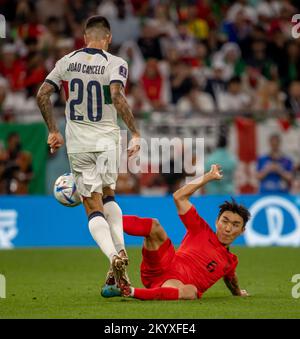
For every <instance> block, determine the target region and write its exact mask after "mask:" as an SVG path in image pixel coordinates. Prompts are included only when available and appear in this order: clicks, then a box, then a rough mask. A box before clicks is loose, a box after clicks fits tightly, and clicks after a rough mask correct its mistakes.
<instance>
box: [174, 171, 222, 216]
mask: <svg viewBox="0 0 300 339" xmlns="http://www.w3.org/2000/svg"><path fill="white" fill-rule="evenodd" d="M222 177H223V175H222V169H221V166H219V165H212V166H211V169H210V171H209V172H207V173H205V174H204V175H202V176H201V177H199V178H197V179H195V180H193V181H191V182H189V183H188V184H186V185H185V186H183V187H181V188H180V189H179V190H177V191H176V192H175V193H174V194H173V198H174V201H175V204H176V207H177V210H178V213H179V214H181V215H183V214H185V213H186V212H187V211H188V210H189V209H190V208H191V207H192V204H191V202H190V201H189V198H190V197H191V196H192V195H193V194H194V193H195V192H196V191H197V190H198V189H199V188H201V187H203V186H205V185H206V184H207V183H208V182H210V181H213V180H220V179H222Z"/></svg>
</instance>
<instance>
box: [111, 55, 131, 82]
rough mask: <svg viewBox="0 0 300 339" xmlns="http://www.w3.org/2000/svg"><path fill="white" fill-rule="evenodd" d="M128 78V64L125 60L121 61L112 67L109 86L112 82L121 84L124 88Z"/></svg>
mask: <svg viewBox="0 0 300 339" xmlns="http://www.w3.org/2000/svg"><path fill="white" fill-rule="evenodd" d="M127 78H128V64H127V62H126V61H125V60H121V61H119V62H116V63H114V64H113V65H112V67H111V70H110V75H109V84H112V83H114V82H119V83H121V84H122V85H123V86H124V87H125V86H126V82H127Z"/></svg>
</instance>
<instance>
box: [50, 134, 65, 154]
mask: <svg viewBox="0 0 300 339" xmlns="http://www.w3.org/2000/svg"><path fill="white" fill-rule="evenodd" d="M47 143H48V145H49V147H50V152H51V153H52V154H53V153H55V152H56V151H57V150H58V149H59V148H60V147H61V146H62V145H63V144H64V138H63V136H62V135H61V134H60V132H50V133H49V135H48V141H47Z"/></svg>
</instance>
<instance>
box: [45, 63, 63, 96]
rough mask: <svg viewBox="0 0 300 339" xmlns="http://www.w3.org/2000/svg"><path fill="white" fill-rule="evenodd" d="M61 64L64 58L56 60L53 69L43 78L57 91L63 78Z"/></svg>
mask: <svg viewBox="0 0 300 339" xmlns="http://www.w3.org/2000/svg"><path fill="white" fill-rule="evenodd" d="M63 64H64V58H62V59H60V60H58V61H57V62H56V64H55V67H54V68H53V70H52V71H51V72H50V73H49V74H48V76H47V77H46V79H45V82H48V83H49V84H51V85H53V86H54V87H55V89H56V91H57V92H58V91H59V90H60V86H61V81H62V80H63V74H64V71H63Z"/></svg>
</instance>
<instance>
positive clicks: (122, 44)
mask: <svg viewBox="0 0 300 339" xmlns="http://www.w3.org/2000/svg"><path fill="white" fill-rule="evenodd" d="M299 11H300V2H299V1H297V0H236V1H229V0H214V1H212V0H181V1H176V0H72V1H71V0H34V1H33V0H0V12H1V13H2V14H4V16H5V18H6V21H7V27H6V28H7V30H6V37H7V38H6V39H0V55H1V57H0V121H36V120H40V119H41V116H40V114H39V111H38V109H37V106H36V101H35V95H36V93H37V89H38V88H39V86H40V84H41V83H42V82H43V80H44V78H45V76H46V75H47V73H48V72H50V71H51V70H52V68H53V67H54V65H55V62H56V61H57V60H58V59H59V58H61V57H62V56H64V55H65V54H67V53H69V52H71V51H73V50H75V49H79V48H81V47H83V46H84V41H83V27H84V23H85V20H86V19H87V18H88V17H89V16H90V15H95V14H99V15H103V16H105V17H107V18H108V19H109V21H110V24H111V29H112V34H113V42H112V46H111V48H110V52H111V53H114V54H118V55H120V56H121V57H123V58H124V59H126V60H127V62H128V64H129V81H128V84H127V88H126V93H127V97H128V100H129V103H130V105H131V107H132V109H133V112H134V114H135V116H136V117H137V118H140V119H147V118H148V117H149V115H151V112H153V111H158V112H165V111H170V110H174V111H175V112H176V114H177V115H179V116H181V117H186V118H188V117H189V116H190V115H192V114H198V115H208V116H212V117H214V114H215V113H216V112H220V113H221V114H224V115H226V114H249V112H253V111H255V112H258V113H257V114H259V115H264V114H265V112H273V111H274V112H277V111H278V112H285V113H286V114H287V116H288V117H289V118H291V117H292V118H295V117H300V39H293V38H292V35H291V30H292V26H293V24H292V22H291V19H292V17H293V15H294V14H295V13H297V12H298V13H300V12H299ZM54 104H55V106H56V107H58V108H59V107H61V108H62V107H63V106H64V97H63V93H62V94H61V95H57V97H55V98H54ZM62 112H63V111H62ZM62 114H63V113H62ZM174 114H175V113H174ZM223 143H224V141H223ZM221 144H222V142H221ZM173 177H174V176H173ZM129 179H130V180H129ZM173 179H174V178H173ZM173 179H171V184H170V185H171V186H170V185H169V184H168V180H169V178H162V177H159V178H157V180H158V182H159V183H161V182H162V181H163V182H164V183H165V184H166V185H169V186H170V187H171V188H170V187H169V186H168V187H169V189H172V188H174V187H173V186H172V185H173V181H174V180H175V181H176V180H177V179H178V178H177V179H176V178H175V179H174V180H173ZM145 180H147V179H145ZM137 181H138V180H137V178H136V177H134V176H133V177H132V178H128V177H127V178H122V175H121V176H120V180H119V183H120V187H121V186H122V187H123V189H122V191H123V192H131V193H137V192H138V184H139V183H138V182H137ZM129 184H130V185H131V186H132V187H133V188H132V189H130V187H127V186H128V185H129ZM130 185H129V186H130ZM158 186H159V184H158Z"/></svg>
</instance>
